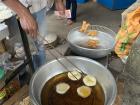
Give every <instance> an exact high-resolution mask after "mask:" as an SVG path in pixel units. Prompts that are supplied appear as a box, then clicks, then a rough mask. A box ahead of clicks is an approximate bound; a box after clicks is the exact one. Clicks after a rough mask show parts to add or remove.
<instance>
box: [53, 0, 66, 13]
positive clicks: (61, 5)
mask: <svg viewBox="0 0 140 105" xmlns="http://www.w3.org/2000/svg"><path fill="white" fill-rule="evenodd" d="M55 6H56V10H57V11H59V14H60V15H65V6H64V3H63V0H56V1H55Z"/></svg>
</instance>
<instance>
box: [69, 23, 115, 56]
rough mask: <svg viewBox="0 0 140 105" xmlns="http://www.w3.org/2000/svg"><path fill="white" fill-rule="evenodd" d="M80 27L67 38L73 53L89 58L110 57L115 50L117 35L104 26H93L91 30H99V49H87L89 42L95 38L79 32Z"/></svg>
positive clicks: (73, 30)
mask: <svg viewBox="0 0 140 105" xmlns="http://www.w3.org/2000/svg"><path fill="white" fill-rule="evenodd" d="M79 29H80V27H77V28H74V29H72V30H71V31H70V32H69V34H68V37H67V41H68V42H69V44H70V48H71V50H72V51H73V52H75V53H77V54H79V55H82V56H85V57H89V58H102V57H105V56H106V55H108V54H109V53H110V52H111V51H112V50H113V48H114V45H115V35H116V33H115V32H113V31H112V30H110V29H109V28H106V27H104V26H99V25H92V26H90V28H89V30H97V36H96V38H97V39H98V40H99V42H100V44H99V46H100V47H99V48H95V49H91V48H88V47H87V41H88V40H89V39H94V38H95V37H94V36H88V35H86V33H82V32H79Z"/></svg>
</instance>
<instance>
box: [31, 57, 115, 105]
mask: <svg viewBox="0 0 140 105" xmlns="http://www.w3.org/2000/svg"><path fill="white" fill-rule="evenodd" d="M67 58H68V59H69V58H78V59H86V60H88V61H91V62H94V63H95V64H97V65H99V66H101V67H103V68H105V67H104V66H103V65H102V64H100V63H99V62H96V61H94V60H92V59H90V58H86V57H81V56H80V57H79V56H67ZM61 59H64V58H63V57H60V58H59V60H61ZM55 61H57V60H56V59H55V60H52V61H49V62H48V63H47V64H49V63H53V62H55ZM106 69H107V68H106ZM107 71H108V72H109V73H110V74H111V75H112V73H111V72H110V71H109V70H108V69H107ZM37 72H41V70H40V71H36V72H35V73H34V75H33V76H32V78H31V81H30V83H29V96H30V99H31V100H30V101H31V103H32V104H33V105H40V104H39V102H37V100H36V98H35V97H34V95H33V94H32V93H33V89H32V87H33V82H34V78H35V77H36V76H37V74H38V73H37ZM112 78H113V81H114V83H115V84H114V85H115V86H114V88H115V89H114V91H113V94H114V97H112V98H111V100H112V101H111V102H110V101H109V103H108V104H107V105H113V104H114V102H115V99H116V96H117V85H116V81H115V79H114V77H113V75H112ZM45 83H46V82H45ZM42 86H43V85H42ZM31 91H32V92H31ZM32 100H33V101H32Z"/></svg>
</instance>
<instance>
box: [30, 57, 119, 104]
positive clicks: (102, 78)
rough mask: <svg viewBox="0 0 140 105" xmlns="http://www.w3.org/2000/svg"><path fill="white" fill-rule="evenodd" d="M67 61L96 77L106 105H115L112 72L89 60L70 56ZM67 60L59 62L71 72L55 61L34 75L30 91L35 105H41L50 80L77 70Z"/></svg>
mask: <svg viewBox="0 0 140 105" xmlns="http://www.w3.org/2000/svg"><path fill="white" fill-rule="evenodd" d="M67 59H69V60H70V61H71V62H72V63H73V64H74V65H76V66H77V67H78V68H80V70H82V71H83V72H85V73H86V74H90V75H92V76H94V77H95V78H96V79H97V81H98V82H99V83H100V85H101V86H102V88H103V91H104V94H105V105H113V103H114V100H115V98H116V94H117V87H116V82H115V80H114V77H113V76H112V74H111V72H110V71H109V70H108V69H106V68H105V67H104V66H103V65H101V64H99V63H98V62H96V61H94V60H91V59H88V58H84V57H77V56H68V57H67ZM67 59H65V58H59V61H60V62H61V63H63V64H64V65H65V66H67V68H68V69H69V70H66V69H65V68H64V67H63V66H62V65H61V64H60V63H59V62H58V61H57V60H53V61H51V62H49V63H47V64H45V65H44V66H42V67H41V68H40V69H39V70H38V71H37V72H36V73H34V75H33V77H32V79H31V82H30V89H29V95H30V98H31V102H32V104H33V105H41V91H42V88H43V87H44V85H45V83H46V82H47V81H48V80H49V79H51V78H52V77H54V76H56V75H57V74H60V73H63V72H67V71H72V70H73V69H74V68H75V66H73V65H72V64H71V63H69V62H68V60H67Z"/></svg>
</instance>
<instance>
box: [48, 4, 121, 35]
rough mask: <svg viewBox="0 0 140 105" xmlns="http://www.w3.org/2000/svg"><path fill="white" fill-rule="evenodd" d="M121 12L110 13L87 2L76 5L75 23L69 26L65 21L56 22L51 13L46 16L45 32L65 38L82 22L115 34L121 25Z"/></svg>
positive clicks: (98, 5)
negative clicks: (84, 21)
mask: <svg viewBox="0 0 140 105" xmlns="http://www.w3.org/2000/svg"><path fill="white" fill-rule="evenodd" d="M121 13H122V10H116V11H111V10H109V9H107V8H105V7H103V6H102V5H100V4H97V3H95V2H93V1H89V2H88V3H85V4H79V5H78V12H77V22H76V23H74V24H73V25H71V26H67V25H66V20H57V19H56V17H55V16H54V14H53V13H51V14H48V15H47V19H46V20H47V25H48V26H47V32H48V33H55V34H57V35H58V36H59V37H61V38H66V36H67V34H68V32H69V30H70V29H72V28H74V27H77V26H80V25H81V24H82V21H83V20H86V21H88V22H90V23H91V24H93V25H102V26H106V27H108V28H110V29H112V30H113V31H115V32H117V31H118V29H119V26H120V23H121Z"/></svg>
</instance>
